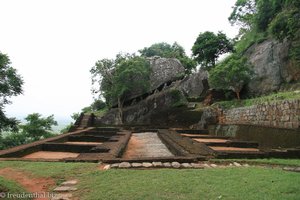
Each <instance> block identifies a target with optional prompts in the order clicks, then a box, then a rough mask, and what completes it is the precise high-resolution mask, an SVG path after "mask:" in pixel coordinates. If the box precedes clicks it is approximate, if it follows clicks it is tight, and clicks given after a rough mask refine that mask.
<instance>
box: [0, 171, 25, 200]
mask: <svg viewBox="0 0 300 200" xmlns="http://www.w3.org/2000/svg"><path fill="white" fill-rule="evenodd" d="M23 192H24V193H26V191H25V190H24V189H23V188H22V187H21V186H20V185H19V184H18V183H16V182H14V181H9V180H6V179H4V178H3V177H1V176H0V193H1V194H0V199H11V198H5V197H4V196H2V195H3V194H4V193H5V194H7V193H11V194H22V193H23ZM23 199H24V198H23ZM25 199H26V198H25Z"/></svg>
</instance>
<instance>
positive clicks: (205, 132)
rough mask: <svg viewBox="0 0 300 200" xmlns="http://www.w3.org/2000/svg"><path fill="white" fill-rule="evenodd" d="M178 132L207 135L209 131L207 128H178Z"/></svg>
mask: <svg viewBox="0 0 300 200" xmlns="http://www.w3.org/2000/svg"><path fill="white" fill-rule="evenodd" d="M176 131H177V133H184V134H203V135H204V134H205V135H207V134H208V133H209V132H208V130H207V129H199V130H196V129H183V130H176Z"/></svg>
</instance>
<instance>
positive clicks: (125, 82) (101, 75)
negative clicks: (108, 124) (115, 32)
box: [91, 54, 150, 123]
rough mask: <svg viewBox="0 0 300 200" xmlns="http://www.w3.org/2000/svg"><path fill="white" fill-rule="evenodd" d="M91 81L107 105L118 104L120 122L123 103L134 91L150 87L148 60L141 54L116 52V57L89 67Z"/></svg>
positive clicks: (144, 90)
mask: <svg viewBox="0 0 300 200" xmlns="http://www.w3.org/2000/svg"><path fill="white" fill-rule="evenodd" d="M91 73H92V76H93V83H94V85H97V86H98V88H96V89H94V90H93V91H94V93H100V94H101V95H102V96H103V97H104V98H105V99H106V103H107V104H108V105H113V104H116V103H117V104H118V108H119V114H120V115H119V121H120V123H122V121H123V120H122V119H123V117H122V113H123V111H122V109H123V103H124V101H125V100H126V98H128V96H130V95H131V94H133V93H134V92H135V91H139V92H146V91H147V90H148V89H149V87H150V66H149V62H148V61H147V60H146V59H145V58H144V57H141V56H136V55H134V54H133V55H130V54H125V55H124V54H123V55H122V54H118V55H117V56H116V59H112V60H110V59H102V60H99V61H97V62H96V64H95V66H94V67H93V68H92V69H91Z"/></svg>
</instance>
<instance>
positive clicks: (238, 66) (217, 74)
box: [208, 56, 253, 99]
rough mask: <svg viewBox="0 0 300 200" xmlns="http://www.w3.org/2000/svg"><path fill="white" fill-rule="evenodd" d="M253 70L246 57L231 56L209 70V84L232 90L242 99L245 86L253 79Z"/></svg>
mask: <svg viewBox="0 0 300 200" xmlns="http://www.w3.org/2000/svg"><path fill="white" fill-rule="evenodd" d="M252 75H253V72H252V70H251V68H250V66H249V64H247V59H246V58H237V57H236V56H230V57H228V58H227V59H226V60H224V61H223V62H221V63H219V64H218V65H217V66H216V67H215V68H213V69H212V70H211V71H210V72H209V79H208V80H209V84H210V86H211V87H213V88H215V89H224V90H232V91H234V92H235V93H236V96H237V99H240V92H241V90H242V88H243V86H244V85H245V84H246V83H247V82H248V81H249V80H250V79H251V77H252Z"/></svg>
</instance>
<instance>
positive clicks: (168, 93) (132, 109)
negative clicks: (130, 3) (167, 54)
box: [97, 57, 208, 125]
mask: <svg viewBox="0 0 300 200" xmlns="http://www.w3.org/2000/svg"><path fill="white" fill-rule="evenodd" d="M149 61H150V68H151V74H150V90H149V91H148V92H146V93H141V92H140V93H138V92H137V91H135V92H134V93H132V94H134V95H130V96H128V97H127V99H126V101H125V103H124V109H123V122H124V123H125V124H150V123H151V124H161V125H168V124H171V123H175V124H176V123H181V124H184V125H190V124H195V123H196V122H198V121H199V118H200V117H201V116H199V112H198V113H187V112H189V111H188V110H180V108H179V109H177V108H176V107H177V106H178V105H183V104H185V102H186V103H187V101H186V98H192V97H193V98H194V97H196V98H197V97H199V96H200V95H201V94H203V93H205V92H206V91H207V90H208V81H207V78H208V73H207V72H206V71H202V70H201V71H199V72H197V73H194V74H190V75H188V76H186V75H185V74H184V72H185V69H184V67H183V66H182V64H181V63H180V61H179V60H177V59H175V58H160V57H153V58H150V59H149ZM185 112H186V113H185ZM117 114H118V109H116V108H114V109H111V110H110V111H108V112H107V113H106V115H105V116H103V117H102V118H101V119H97V121H98V123H99V124H117V123H118V122H117V121H116V119H117ZM185 114H186V117H180V118H179V119H178V118H177V117H178V116H179V115H182V116H183V115H185ZM200 114H201V113H200ZM194 115H198V116H197V117H194ZM187 119H188V120H189V121H190V122H189V121H188V120H187ZM194 119H195V120H196V121H195V120H194ZM180 121H181V122H180Z"/></svg>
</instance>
